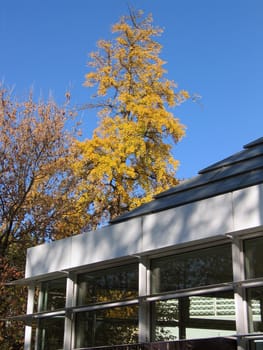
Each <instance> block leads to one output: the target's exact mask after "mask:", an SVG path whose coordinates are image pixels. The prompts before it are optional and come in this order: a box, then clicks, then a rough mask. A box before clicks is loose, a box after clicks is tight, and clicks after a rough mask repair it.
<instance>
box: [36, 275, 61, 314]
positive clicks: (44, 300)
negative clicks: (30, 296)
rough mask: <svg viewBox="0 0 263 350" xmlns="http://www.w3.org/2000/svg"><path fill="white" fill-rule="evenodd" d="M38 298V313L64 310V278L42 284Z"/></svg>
mask: <svg viewBox="0 0 263 350" xmlns="http://www.w3.org/2000/svg"><path fill="white" fill-rule="evenodd" d="M40 297H41V301H40V310H39V311H50V310H57V309H62V308H64V307H65V300H66V278H60V279H57V280H52V281H47V282H43V283H42V286H41V293H40Z"/></svg>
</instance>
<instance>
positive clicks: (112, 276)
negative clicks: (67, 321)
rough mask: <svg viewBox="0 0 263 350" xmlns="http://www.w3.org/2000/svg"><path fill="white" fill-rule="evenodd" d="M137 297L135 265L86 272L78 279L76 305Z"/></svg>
mask: <svg viewBox="0 0 263 350" xmlns="http://www.w3.org/2000/svg"><path fill="white" fill-rule="evenodd" d="M137 296H138V265H137V264H130V265H125V266H120V267H116V268H111V269H105V270H100V271H92V272H87V273H84V274H81V275H79V277H78V298H77V300H78V301H77V303H78V305H85V304H92V303H99V302H108V301H113V300H125V299H131V298H136V297H137Z"/></svg>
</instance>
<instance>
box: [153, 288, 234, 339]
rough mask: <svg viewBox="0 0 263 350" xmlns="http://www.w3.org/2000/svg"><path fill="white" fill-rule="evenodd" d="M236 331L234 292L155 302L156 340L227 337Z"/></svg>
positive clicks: (154, 328) (154, 332) (154, 337)
mask: <svg viewBox="0 0 263 350" xmlns="http://www.w3.org/2000/svg"><path fill="white" fill-rule="evenodd" d="M234 332H235V302H234V295H233V292H218V293H210V294H205V295H196V296H189V297H183V298H177V299H169V300H159V301H156V302H154V303H152V340H153V341H164V340H177V339H191V338H207V337H217V336H227V335H230V334H233V333H234Z"/></svg>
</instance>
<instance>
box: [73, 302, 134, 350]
mask: <svg viewBox="0 0 263 350" xmlns="http://www.w3.org/2000/svg"><path fill="white" fill-rule="evenodd" d="M75 334H76V341H75V347H77V348H83V347H91V346H92V347H93V346H106V345H117V344H132V343H137V342H138V306H137V305H132V306H123V307H114V308H108V309H103V310H97V311H90V312H81V313H77V314H76V323H75Z"/></svg>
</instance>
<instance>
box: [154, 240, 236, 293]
mask: <svg viewBox="0 0 263 350" xmlns="http://www.w3.org/2000/svg"><path fill="white" fill-rule="evenodd" d="M151 269H152V293H161V292H168V291H175V290H178V289H186V288H193V287H199V286H205V285H210V284H217V283H223V282H230V281H232V279H233V274H232V253H231V245H228V244H227V245H221V246H217V247H211V248H205V249H199V250H195V251H191V252H187V253H182V254H176V255H170V256H168V257H163V258H158V259H154V260H153V261H152V265H151Z"/></svg>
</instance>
